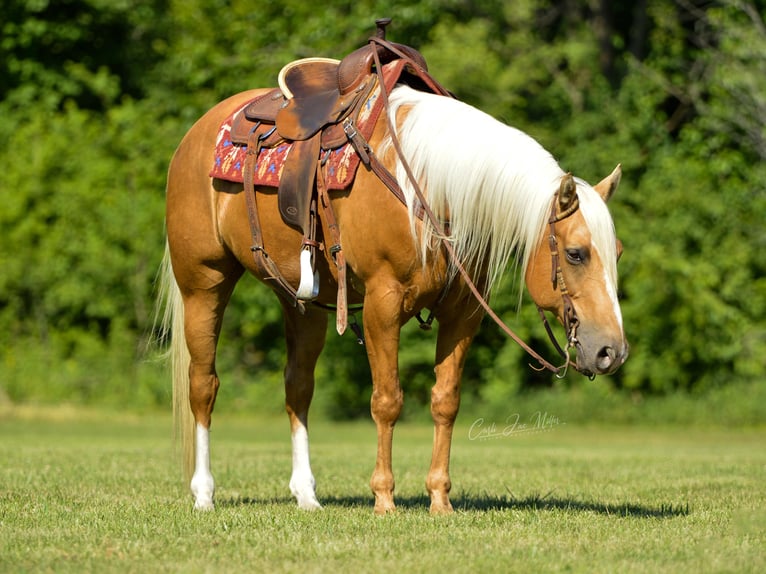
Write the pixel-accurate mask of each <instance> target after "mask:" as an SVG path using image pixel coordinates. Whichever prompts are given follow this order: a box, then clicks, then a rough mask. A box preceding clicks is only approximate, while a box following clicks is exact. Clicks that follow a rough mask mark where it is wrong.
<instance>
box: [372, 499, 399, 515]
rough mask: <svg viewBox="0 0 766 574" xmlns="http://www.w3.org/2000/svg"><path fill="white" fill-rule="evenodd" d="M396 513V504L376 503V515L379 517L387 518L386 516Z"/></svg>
mask: <svg viewBox="0 0 766 574" xmlns="http://www.w3.org/2000/svg"><path fill="white" fill-rule="evenodd" d="M395 512H396V506H395V505H394V503H393V502H392V503H390V504H378V503H375V514H377V515H378V516H385V515H386V514H394V513H395Z"/></svg>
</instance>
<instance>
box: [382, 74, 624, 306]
mask: <svg viewBox="0 0 766 574" xmlns="http://www.w3.org/2000/svg"><path fill="white" fill-rule="evenodd" d="M389 99H390V117H391V118H392V120H393V118H396V117H397V111H398V110H399V109H400V108H402V107H405V108H408V109H409V111H408V115H407V117H406V119H405V120H404V122H403V123H402V125H400V126H398V128H397V135H398V137H399V141H400V142H401V146H402V151H403V153H404V155H405V157H406V158H407V161H408V163H409V165H410V167H411V168H412V171H413V173H414V175H415V177H416V178H417V180H418V183H419V185H420V186H421V189H422V190H423V193H424V194H425V195H426V196H427V200H428V203H429V206H430V207H431V209H432V210H433V212H434V214H435V215H436V217H437V218H439V220H442V221H443V220H447V219H449V222H450V231H449V237H448V240H449V241H451V242H452V244H453V246H454V248H455V250H456V252H457V255H458V257H459V258H460V261H461V262H462V263H463V264H464V265H465V266H466V269H467V270H468V271H469V273H470V272H471V271H475V270H476V269H479V268H485V269H486V270H487V279H488V283H487V287H486V291H487V292H489V291H490V290H491V289H492V287H493V286H494V285H495V284H496V283H497V282H498V280H499V279H500V277H501V275H502V274H503V272H504V270H505V269H506V267H507V266H508V263H509V261H510V259H511V258H512V256H514V254H515V255H516V261H517V263H518V264H520V265H521V269H526V268H527V265H528V264H529V261H530V260H531V258H532V256H533V255H534V250H535V249H536V247H537V245H538V242H539V239H540V237H541V235H542V233H543V231H544V226H545V224H546V222H547V220H548V217H549V215H550V208H551V201H552V198H553V194H554V193H555V192H556V191H557V190H558V188H559V185H560V180H561V177H562V176H563V175H564V171H563V170H562V169H561V168H560V167H559V165H558V163H557V162H556V160H555V159H554V158H553V157H552V156H551V154H550V153H549V152H547V151H546V150H545V149H544V148H543V147H542V146H541V145H540V144H539V143H537V141H535V140H534V139H533V138H531V137H530V136H528V135H527V134H525V133H523V132H521V131H520V130H518V129H516V128H513V127H509V126H507V125H505V124H503V123H501V122H498V121H497V120H495V119H494V118H492V117H491V116H489V115H487V114H485V113H484V112H482V111H479V110H477V109H476V108H473V107H471V106H469V105H467V104H465V103H462V102H460V101H458V100H454V99H451V98H446V97H443V96H436V95H433V94H429V93H425V92H419V91H415V90H413V89H411V88H409V87H407V86H398V87H396V88H395V89H394V90H392V92H391V95H390V98H389ZM389 145H390V140H388V141H386V142H385V144H384V146H383V148H382V149H381V154H380V155H381V156H382V155H384V153H386V151H385V150H386V149H387V147H388V146H389ZM395 175H396V178H397V180H398V181H399V184H400V185H401V187H402V190H403V191H404V194H405V197H406V198H407V204H408V210H409V214H410V222H411V225H412V231H413V236H414V237H416V238H417V237H418V235H419V249H420V252H421V259H422V261H423V262H424V263H425V261H426V254H427V252H428V251H429V250H430V249H432V248H433V246H434V245H435V241H434V240H435V239H443V238H437V237H435V233H434V229H433V228H432V226H431V225H422V226H421V231H420V233H419V234H418V232H417V228H418V219H417V217H416V216H415V211H414V206H415V205H416V203H417V199H416V197H415V191H414V189H413V188H412V185H411V184H410V182H409V180H408V178H407V174H406V172H405V171H404V168H403V167H402V165H401V162H399V160H398V158H397V160H396V172H395ZM577 188H578V195H579V197H580V199H581V202H580V207H581V209H582V212H583V216H584V217H585V220H586V223H587V224H588V226H589V228H590V229H591V233H592V237H593V242H594V245H595V246H596V248H597V249H598V251H599V253H600V255H601V257H602V260H603V263H604V265H605V266H606V269H607V276H608V277H609V278H610V279H611V280H612V281H613V285H614V287H615V289H616V274H617V272H616V257H615V256H614V255H611V257H610V254H614V253H616V248H615V238H614V229H613V226H612V219H611V216H610V215H609V212H608V210H607V209H606V205H605V204H604V202H603V201H602V200H601V198H600V197H599V196H598V194H597V193H596V191H595V190H594V189H593V188H592V187H591V186H590V185H588V184H587V183H585V182H584V181H582V180H577ZM453 271H454V270H453ZM522 280H523V274H522Z"/></svg>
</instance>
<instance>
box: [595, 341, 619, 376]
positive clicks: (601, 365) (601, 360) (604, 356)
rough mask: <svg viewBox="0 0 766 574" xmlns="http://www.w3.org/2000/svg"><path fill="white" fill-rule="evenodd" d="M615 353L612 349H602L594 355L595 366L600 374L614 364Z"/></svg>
mask: <svg viewBox="0 0 766 574" xmlns="http://www.w3.org/2000/svg"><path fill="white" fill-rule="evenodd" d="M616 358H617V353H616V352H615V350H614V349H613V348H612V347H602V349H601V350H600V351H599V352H598V355H596V366H597V367H598V369H599V370H600V371H601V372H606V371H608V370H609V368H610V367H611V366H612V365H613V364H614V360H615V359H616Z"/></svg>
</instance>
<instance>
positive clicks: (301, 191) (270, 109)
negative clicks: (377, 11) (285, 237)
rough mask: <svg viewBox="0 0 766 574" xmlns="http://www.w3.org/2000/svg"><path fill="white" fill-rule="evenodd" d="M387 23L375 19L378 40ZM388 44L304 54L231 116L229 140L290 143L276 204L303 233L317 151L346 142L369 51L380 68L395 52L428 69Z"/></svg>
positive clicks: (366, 90) (362, 93)
mask: <svg viewBox="0 0 766 574" xmlns="http://www.w3.org/2000/svg"><path fill="white" fill-rule="evenodd" d="M390 21H391V20H390V19H388V18H387V19H381V20H377V21H376V25H377V31H376V36H377V37H378V38H381V39H385V27H386V26H387V25H388V24H389V23H390ZM388 45H389V46H392V47H393V49H391V48H388V47H387V46H385V45H381V44H368V45H365V46H363V47H361V48H359V49H357V50H355V51H353V52H351V53H350V54H349V55H347V56H346V57H345V58H343V59H342V60H333V59H329V58H305V59H302V60H297V61H294V62H291V63H289V64H287V65H286V66H285V67H284V68H282V70H281V72H280V73H279V86H280V87H279V88H274V89H273V90H271V91H270V92H267V93H266V94H264V95H262V96H260V97H258V98H257V99H255V100H254V101H252V102H251V103H250V104H248V106H247V107H246V108H245V109H244V110H243V112H242V113H239V114H237V116H236V117H235V118H234V121H233V123H232V130H231V139H232V142H234V143H238V144H245V145H249V144H250V143H251V142H252V141H253V134H255V135H256V136H257V137H258V138H259V141H260V145H261V146H262V147H270V146H273V145H276V144H277V143H279V142H282V141H287V142H292V148H291V150H290V153H289V154H288V156H287V159H286V160H285V165H284V168H283V171H282V177H281V179H280V184H279V189H278V198H279V208H280V212H281V214H282V218H283V219H284V221H285V222H286V223H288V224H289V225H293V226H295V227H297V228H298V229H300V230H301V231H303V232H304V235H306V232H307V230H308V220H309V206H310V202H311V197H312V195H313V191H314V185H315V179H316V169H317V161H318V158H319V155H320V153H321V151H322V150H330V149H335V148H338V147H340V146H342V145H344V144H346V143H348V141H349V140H348V136H347V135H346V133H345V130H344V126H343V122H344V120H346V119H347V118H349V117H351V118H352V119H353V118H355V117H356V116H357V115H358V114H359V112H360V111H361V108H362V106H363V105H364V103H365V102H366V101H367V99H368V98H369V96H370V95H371V93H372V92H373V90H374V88H375V86H376V83H377V76H376V73H375V54H374V52H373V50H376V51H377V56H378V60H379V62H380V64H381V66H382V65H385V64H387V63H389V62H392V61H394V60H396V59H399V58H400V57H401V56H400V55H399V54H397V53H396V52H395V51H394V50H396V51H399V52H400V53H402V54H404V55H405V56H407V57H408V58H410V59H411V60H412V61H413V62H415V64H416V65H417V66H419V67H420V68H421V69H422V70H423V71H426V72H427V69H428V68H427V65H426V62H425V59H424V58H423V56H422V55H421V54H420V53H419V52H418V51H417V50H415V49H413V48H411V47H409V46H405V45H402V44H394V43H389V44H388Z"/></svg>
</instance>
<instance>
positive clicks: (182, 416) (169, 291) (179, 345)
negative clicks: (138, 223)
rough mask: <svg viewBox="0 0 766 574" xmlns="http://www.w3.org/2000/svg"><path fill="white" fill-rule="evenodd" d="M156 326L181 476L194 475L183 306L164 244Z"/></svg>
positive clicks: (193, 436) (192, 435)
mask: <svg viewBox="0 0 766 574" xmlns="http://www.w3.org/2000/svg"><path fill="white" fill-rule="evenodd" d="M157 303H158V307H157V310H158V312H157V321H156V322H157V323H158V327H159V331H160V333H161V338H162V339H163V340H164V341H165V342H167V343H169V345H168V349H167V351H166V358H167V360H168V362H169V363H170V373H171V378H172V381H173V428H174V438H175V442H176V446H177V447H178V448H179V449H180V454H181V463H182V466H183V471H184V477H185V478H186V479H187V481H188V480H189V479H190V478H191V476H192V473H193V472H194V448H195V444H194V442H195V434H194V415H193V414H192V411H191V407H190V405H189V365H190V363H191V357H190V356H189V349H188V348H187V346H186V336H185V335H184V305H183V299H182V298H181V290H180V289H179V288H178V283H177V282H176V279H175V275H174V274H173V265H172V263H171V261H170V248H169V246H168V244H167V242H166V243H165V255H164V256H163V258H162V265H161V267H160V272H159V296H158V301H157Z"/></svg>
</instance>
